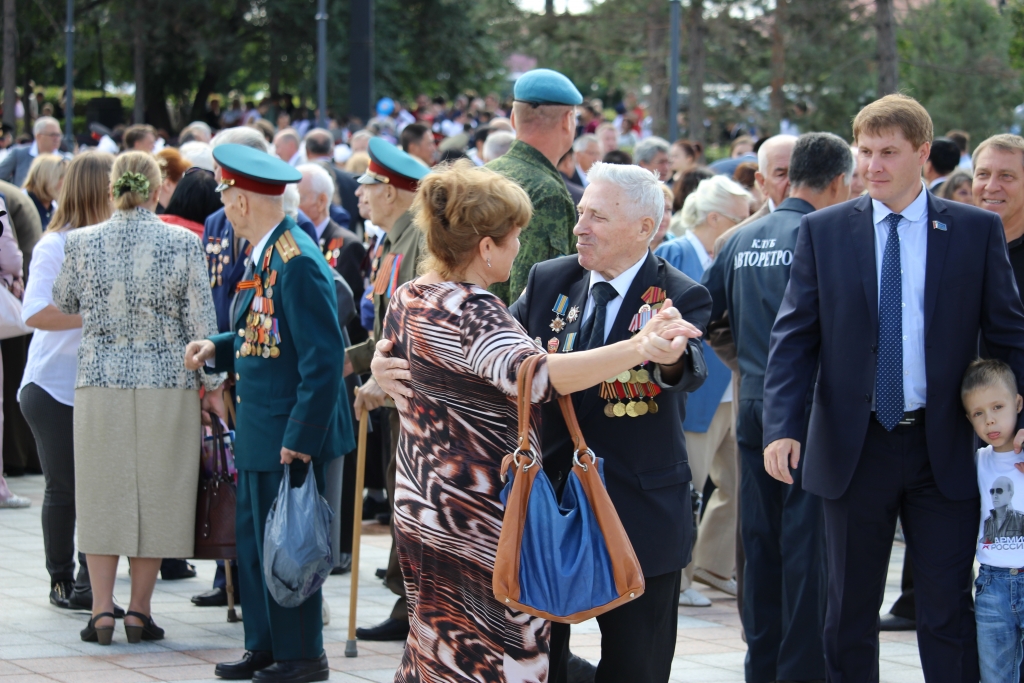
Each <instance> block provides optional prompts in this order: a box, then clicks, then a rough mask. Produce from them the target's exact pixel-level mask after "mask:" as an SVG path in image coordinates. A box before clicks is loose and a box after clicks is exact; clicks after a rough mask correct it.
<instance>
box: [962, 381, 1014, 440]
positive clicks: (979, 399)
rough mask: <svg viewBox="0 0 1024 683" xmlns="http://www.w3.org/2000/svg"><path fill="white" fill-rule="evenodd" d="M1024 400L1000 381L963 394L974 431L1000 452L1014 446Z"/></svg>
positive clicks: (968, 417)
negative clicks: (1018, 416)
mask: <svg viewBox="0 0 1024 683" xmlns="http://www.w3.org/2000/svg"><path fill="white" fill-rule="evenodd" d="M1022 403H1024V399H1021V396H1020V394H1017V395H1016V397H1015V396H1014V394H1013V393H1011V392H1010V390H1009V389H1007V388H1006V387H1004V386H1003V385H1002V384H1000V383H996V384H991V385H989V386H986V387H980V388H978V389H975V390H974V391H972V392H971V393H969V394H967V396H965V397H964V407H965V408H967V419H968V420H970V421H971V426H973V427H974V431H975V433H977V435H978V436H980V437H981V439H982V441H984V442H985V443H987V444H990V445H992V446H993V447H994V448H995V450H997V451H1000V452H1005V451H1007V450H1009V449H1011V448H1013V437H1014V435H1015V434H1016V431H1017V430H1016V426H1017V413H1019V412H1020V410H1021V406H1022Z"/></svg>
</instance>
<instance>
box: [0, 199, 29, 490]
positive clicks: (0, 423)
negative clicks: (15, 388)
mask: <svg viewBox="0 0 1024 683" xmlns="http://www.w3.org/2000/svg"><path fill="white" fill-rule="evenodd" d="M0 211H2V212H3V213H4V215H3V216H2V217H0V287H7V288H8V289H9V290H11V291H12V292H13V293H14V295H15V296H19V297H20V296H21V294H22V292H21V274H22V268H21V265H22V255H21V249H19V248H18V241H17V240H16V239H14V230H13V229H11V222H10V220H9V218H10V217H9V216H7V215H6V214H7V205H6V203H5V202H4V200H3V199H0ZM3 372H4V370H3V363H2V361H0V384H3V377H4V375H3ZM3 427H4V417H3V396H0V437H2V436H3ZM0 440H2V439H0ZM3 464H4V458H3V446H2V443H0V508H24V507H28V506H29V500H28V498H24V497H22V496H18V495H15V494H13V493H11V490H10V489H9V488H7V482H6V481H5V480H4V476H3V469H4V468H3Z"/></svg>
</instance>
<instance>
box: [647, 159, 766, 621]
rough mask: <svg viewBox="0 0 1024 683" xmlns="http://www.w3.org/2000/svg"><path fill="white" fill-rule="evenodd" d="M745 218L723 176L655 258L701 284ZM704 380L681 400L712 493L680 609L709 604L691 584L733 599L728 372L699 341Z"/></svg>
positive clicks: (701, 480) (696, 198)
mask: <svg viewBox="0 0 1024 683" xmlns="http://www.w3.org/2000/svg"><path fill="white" fill-rule="evenodd" d="M749 214H750V195H749V194H748V193H747V191H746V190H744V189H743V187H742V186H741V185H739V184H738V183H736V182H735V181H733V180H731V179H729V178H727V177H726V176H714V177H713V178H708V179H707V180H703V181H701V183H700V184H699V185H698V186H697V189H696V190H694V192H693V193H692V194H691V195H690V196H689V197H687V199H686V205H685V206H684V207H683V225H684V227H685V228H686V233H685V234H684V235H683V236H682V237H679V238H677V239H674V240H672V241H671V242H668V243H666V244H663V245H662V246H660V247H658V250H657V251H656V252H655V253H656V254H657V255H658V256H661V257H662V258H663V259H665V260H666V261H668V262H669V263H671V264H672V265H673V266H675V267H676V268H678V269H679V270H681V271H682V272H683V274H685V275H687V276H689V277H691V278H693V280H694V281H696V282H700V280H701V278H702V277H703V275H704V271H705V269H707V268H708V267H709V266H710V265H711V258H712V255H713V253H714V245H715V241H716V240H717V239H718V238H719V237H721V236H722V234H723V233H725V231H726V230H729V229H730V228H732V227H734V226H735V225H737V224H738V223H739V222H740V221H742V220H744V219H745V218H746V217H747V216H748V215H749ZM702 344H703V346H704V359H705V361H706V362H707V366H708V378H707V379H706V380H705V381H704V385H703V386H701V388H700V389H698V390H697V391H695V392H693V393H692V394H690V396H689V398H688V400H687V401H686V419H685V421H684V422H683V431H684V434H685V436H686V450H687V453H688V455H689V456H690V472H691V473H692V474H693V485H694V487H695V488H696V489H697V490H698V491H702V490H703V489H704V487H705V480H706V479H707V478H708V477H710V478H711V481H712V482H714V485H715V491H714V493H713V494H711V496H710V497H709V498H708V500H706V501H705V502H704V512H703V516H702V517H701V520H700V527H699V529H698V532H697V542H696V543H695V544H694V547H693V560H692V561H691V562H690V564H689V565H687V566H686V569H685V570H684V571H683V578H682V582H681V588H682V593H680V595H679V604H680V605H683V606H687V607H708V606H710V605H711V601H710V600H709V599H708V598H707V597H706V596H705V595H704V594H703V593H701V592H700V591H698V590H696V589H695V588H691V583H692V582H693V581H694V579H696V580H697V581H699V582H701V583H704V584H707V585H709V586H713V587H715V588H717V589H718V590H721V591H722V592H724V593H728V594H729V595H736V580H735V579H733V572H734V570H735V569H736V544H735V541H734V539H735V535H736V512H737V507H736V495H737V491H736V481H737V477H736V475H737V472H736V470H737V467H736V465H737V461H736V437H735V435H734V419H733V410H732V405H733V404H732V400H733V396H732V371H731V370H729V368H728V367H726V365H725V363H723V362H722V361H721V360H719V359H718V357H717V356H715V354H714V352H713V351H712V350H711V347H710V346H708V343H707V342H706V341H704V342H702Z"/></svg>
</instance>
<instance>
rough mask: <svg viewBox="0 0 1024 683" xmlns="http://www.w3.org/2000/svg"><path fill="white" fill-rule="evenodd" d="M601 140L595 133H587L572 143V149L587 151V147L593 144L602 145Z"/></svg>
mask: <svg viewBox="0 0 1024 683" xmlns="http://www.w3.org/2000/svg"><path fill="white" fill-rule="evenodd" d="M600 144H601V141H600V140H598V139H597V136H596V135H594V134H593V133H587V134H586V135H581V136H579V137H578V138H576V142H574V143H572V151H574V152H585V151H587V147H590V146H591V145H600Z"/></svg>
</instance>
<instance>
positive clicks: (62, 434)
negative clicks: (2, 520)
mask: <svg viewBox="0 0 1024 683" xmlns="http://www.w3.org/2000/svg"><path fill="white" fill-rule="evenodd" d="M113 165H114V157H113V155H111V154H107V153H106V152H87V153H85V154H81V155H79V156H78V157H76V158H75V159H74V160H73V161H72V162H71V163H70V164H68V171H67V175H66V176H65V178H64V186H63V187H62V189H61V194H60V201H59V202H58V205H57V210H56V211H55V212H54V214H53V218H52V219H51V220H50V225H49V227H48V228H47V230H46V233H45V234H44V235H43V237H42V239H40V240H39V242H37V243H36V247H35V249H34V250H33V252H32V263H31V270H32V277H31V278H30V279H29V281H28V286H27V287H26V288H25V300H24V302H23V307H22V311H21V315H22V318H23V319H24V321H25V323H26V324H28V325H29V327H33V328H35V330H36V331H35V333H34V334H33V335H32V341H31V343H30V344H29V347H28V361H27V362H26V363H25V373H24V374H23V375H22V378H21V387H20V388H19V389H18V402H19V403H20V404H21V412H22V414H23V415H24V416H25V421H26V422H28V426H29V428H31V430H32V435H33V436H34V437H35V440H36V449H37V451H38V452H39V462H40V463H41V465H42V468H43V477H44V478H45V481H46V490H45V493H44V495H43V513H42V518H43V548H44V550H45V554H46V570H47V572H49V574H50V604H52V605H55V606H57V607H62V608H64V609H92V588H91V587H90V583H89V568H88V565H87V563H86V560H85V555H84V554H83V553H81V552H80V553H79V554H78V560H79V568H78V578H77V580H76V579H75V449H74V440H73V436H72V432H73V428H74V417H73V416H74V403H75V375H76V373H77V371H78V346H79V344H80V343H81V341H82V316H80V315H67V314H65V313H61V312H60V311H59V310H58V309H57V307H56V306H55V305H54V303H53V281H54V280H56V279H57V273H58V272H60V267H61V264H62V263H63V262H64V243H65V242H66V241H67V238H68V235H69V234H70V233H71V232H72V231H74V230H78V229H79V228H84V227H86V226H88V225H96V224H98V223H102V222H103V221H105V220H107V219H108V218H110V214H111V212H112V211H113V210H114V206H113V204H111V202H110V168H111V167H112V166H113ZM0 253H2V250H0ZM118 609H120V608H116V609H115V612H117V610H118ZM120 616H123V611H122V614H121V615H120Z"/></svg>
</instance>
